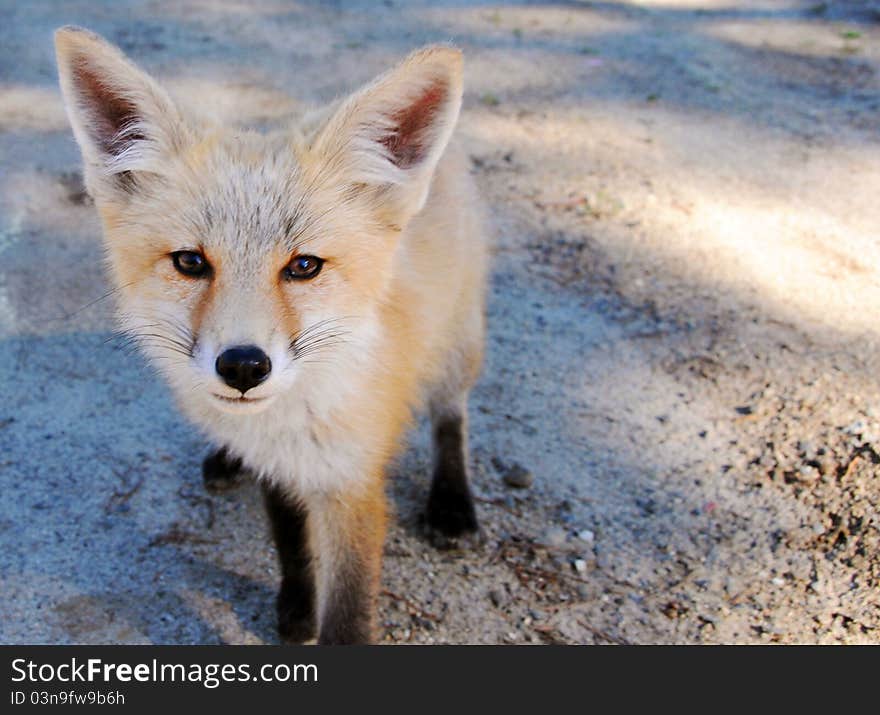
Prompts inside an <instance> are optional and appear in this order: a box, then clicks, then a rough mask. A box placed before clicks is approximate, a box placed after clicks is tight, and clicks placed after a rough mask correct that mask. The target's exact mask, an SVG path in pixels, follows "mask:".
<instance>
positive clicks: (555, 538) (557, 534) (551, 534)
mask: <svg viewBox="0 0 880 715" xmlns="http://www.w3.org/2000/svg"><path fill="white" fill-rule="evenodd" d="M567 538H568V534H566V533H565V529H560V528H559V527H558V526H551V527H550V528H549V529H547V530H546V531H545V532H544V534H543V535H542V536H541V543H542V544H544V545H545V546H552V547H555V548H559V547H560V546H564V545H565V541H566V539H567Z"/></svg>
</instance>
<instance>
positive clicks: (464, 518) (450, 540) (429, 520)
mask: <svg viewBox="0 0 880 715" xmlns="http://www.w3.org/2000/svg"><path fill="white" fill-rule="evenodd" d="M422 526H423V529H424V531H425V534H426V536H427V537H428V540H429V541H430V542H431V544H432V545H433V546H434V547H435V548H437V549H444V550H448V549H461V548H476V547H478V546H480V544H482V543H483V534H482V532H481V531H480V525H479V523H478V522H477V514H476V511H475V510H474V501H473V498H472V497H471V495H470V493H469V492H459V491H452V490H448V491H447V490H435V491H432V493H431V496H430V498H429V499H428V508H427V509H426V511H425V513H424V515H423V517H422Z"/></svg>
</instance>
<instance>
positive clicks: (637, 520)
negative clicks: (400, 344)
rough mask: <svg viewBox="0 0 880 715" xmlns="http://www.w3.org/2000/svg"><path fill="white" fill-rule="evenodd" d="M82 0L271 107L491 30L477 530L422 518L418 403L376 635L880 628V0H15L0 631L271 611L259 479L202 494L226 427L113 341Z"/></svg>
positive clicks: (479, 71) (2, 307)
mask: <svg viewBox="0 0 880 715" xmlns="http://www.w3.org/2000/svg"><path fill="white" fill-rule="evenodd" d="M65 23H76V24H80V25H83V26H86V27H89V28H91V29H93V30H95V31H98V32H100V33H102V34H103V35H105V36H106V37H108V38H109V39H111V40H112V41H114V42H116V43H118V44H119V45H120V46H121V47H122V48H123V49H124V50H125V51H126V52H128V53H129V54H130V55H131V56H132V57H134V58H135V59H136V60H137V61H138V62H139V63H141V64H142V65H143V66H144V67H146V68H148V69H149V70H150V71H151V72H153V73H154V74H156V75H158V76H159V77H161V78H163V79H164V80H165V81H166V82H167V83H168V84H169V85H170V86H171V87H172V88H174V89H175V90H176V91H177V92H178V93H179V94H180V95H181V96H182V97H184V98H186V99H187V100H189V101H193V102H196V103H200V104H202V105H203V106H216V107H217V108H218V111H220V112H223V113H224V114H225V115H226V116H228V117H229V118H230V119H234V120H238V121H242V122H244V123H248V124H256V125H260V124H263V123H270V122H274V121H277V120H281V119H283V117H284V115H285V113H286V112H288V111H290V109H291V107H293V106H295V105H296V103H298V102H311V101H322V100H326V99H329V98H332V97H333V96H336V95H337V94H339V93H341V92H343V91H345V90H346V89H350V88H352V87H353V86H354V85H356V84H358V83H359V82H362V81H364V80H366V79H368V78H370V77H371V76H372V75H374V74H376V73H378V72H380V71H382V70H383V69H385V68H386V67H387V66H388V65H390V64H391V63H392V62H393V61H395V60H396V59H398V58H400V57H402V56H403V55H404V54H405V53H406V52H407V51H409V50H410V49H412V48H414V47H417V46H419V45H421V44H424V43H427V42H432V41H438V40H452V41H454V42H455V43H457V44H458V45H459V46H460V47H462V48H463V49H464V51H465V56H466V67H467V69H466V81H467V95H466V101H465V109H464V112H463V115H462V118H461V124H460V132H461V136H462V137H463V139H464V141H465V142H467V146H468V149H469V152H470V155H471V160H472V167H473V171H474V173H475V174H476V177H477V179H478V181H479V184H480V186H481V188H482V191H483V194H484V195H485V199H486V202H487V204H488V206H489V215H490V230H491V231H492V235H493V237H494V240H495V244H496V250H495V259H494V271H493V274H492V282H491V289H490V309H489V313H490V319H489V323H490V337H489V345H488V347H489V349H488V361H487V365H486V369H485V373H484V376H483V378H482V380H481V382H480V383H479V386H478V387H477V389H476V390H475V392H474V394H473V396H472V401H471V419H472V437H471V442H472V449H473V454H472V465H473V477H474V483H475V488H476V490H477V493H478V495H479V504H478V506H479V510H480V516H481V518H482V521H483V524H484V526H485V530H486V533H487V542H486V544H485V546H484V547H483V548H482V549H481V550H478V551H475V552H438V551H435V550H433V549H431V548H430V547H429V546H428V545H427V544H426V543H425V541H424V540H423V539H422V537H421V535H420V533H419V527H418V516H419V510H420V508H421V506H422V504H423V502H424V500H425V497H426V493H427V485H428V468H429V467H428V458H429V452H428V443H427V434H426V431H425V429H424V425H422V428H421V429H419V430H418V431H416V432H415V433H414V434H413V437H412V440H411V444H410V447H409V448H408V449H407V450H406V451H405V453H404V454H403V455H402V456H401V458H400V460H399V462H398V463H397V465H396V466H395V468H394V470H393V473H392V475H391V479H390V482H389V494H390V496H391V500H392V503H393V506H394V511H395V513H396V523H395V525H394V526H393V528H392V529H391V531H390V533H389V536H388V541H387V548H386V559H385V570H384V583H383V592H382V598H381V602H380V618H379V623H380V626H381V631H380V634H381V638H382V640H384V641H388V642H398V643H401V642H413V643H448V642H453V643H462V642H467V643H548V642H549V643H717V642H723V643H756V642H778V643H880V517H878V502H880V481H878V477H880V369H878V368H880V365H878V363H880V351H878V342H880V327H878V315H880V73H878V70H880V3H878V2H873V1H866V2H856V1H855V0H850V1H847V2H833V1H829V2H815V1H807V2H802V1H800V0H776V1H773V2H769V1H764V0H751V1H748V2H742V1H736V0H727V1H725V0H642V1H641V2H636V1H633V2H623V1H619V2H615V1H613V0H607V1H604V2H551V3H506V4H497V3H494V2H465V1H459V2H456V1H453V0H447V1H441V2H431V3H429V2H403V1H402V0H386V2H384V3H366V2H345V1H340V2H332V3H326V2H325V3H320V2H310V1H308V0H303V1H300V2H281V1H280V0H278V1H274V0H261V1H258V2H251V1H250V0H249V1H248V2H244V1H243V0H242V1H239V2H235V1H232V2H219V1H214V0H199V1H195V2H186V3H179V2H172V1H171V0H158V1H154V2H114V3H94V2H66V3H63V4H61V3H54V2H48V1H47V0H42V1H38V0H33V1H29V2H12V1H11V0H8V1H5V2H2V4H0V28H2V29H0V37H2V43H0V390H2V399H0V642H3V643H24V642H30V643H218V642H223V643H263V642H267V643H274V642H276V635H275V631H274V612H273V611H274V609H273V599H274V591H275V585H276V581H277V577H278V573H277V568H276V565H275V561H274V554H273V551H272V548H271V543H270V539H269V534H268V530H267V525H266V523H265V521H264V517H263V514H262V508H261V504H260V499H259V495H258V492H257V490H256V489H255V488H254V487H253V486H245V487H243V488H242V489H240V490H238V491H236V492H233V493H228V494H225V495H223V496H219V497H211V496H208V495H207V494H206V493H205V492H204V490H203V489H202V485H201V476H200V472H199V464H200V461H201V459H202V457H203V456H204V455H205V453H206V451H207V444H206V443H205V442H204V441H203V439H202V438H201V437H200V436H199V435H198V433H197V432H196V431H195V430H194V429H193V428H192V427H190V426H189V425H187V424H186V423H184V422H183V420H182V419H181V418H180V417H179V416H178V414H177V413H176V411H175V409H174V407H173V405H172V404H171V400H170V396H169V394H168V392H167V390H166V389H165V387H164V386H163V385H162V384H161V383H160V382H159V380H158V379H157V378H156V377H154V376H153V375H152V373H151V372H150V370H149V369H148V368H147V367H146V366H145V365H144V364H143V361H142V360H141V359H140V358H139V357H137V356H133V355H131V354H129V353H128V352H127V351H126V350H125V349H124V348H123V346H121V345H120V344H119V343H118V342H116V341H114V339H113V337H112V321H111V319H110V315H111V314H112V313H111V311H112V305H111V301H112V297H111V298H106V299H103V297H104V296H106V291H107V290H108V287H107V284H106V281H105V278H104V275H103V271H102V266H101V257H102V253H101V248H100V243H99V238H98V237H99V228H98V223H97V219H96V216H95V214H94V207H93V206H92V205H91V203H90V200H89V198H88V197H87V196H86V195H85V194H84V192H83V190H82V186H81V176H80V173H79V156H78V152H77V149H76V147H75V145H74V143H73V139H72V137H71V135H70V132H69V130H68V128H67V124H66V120H65V118H64V115H63V111H62V108H61V105H60V100H59V95H58V92H57V90H56V80H55V68H54V60H53V55H52V48H51V31H52V30H53V29H54V28H55V27H57V26H59V25H62V24H65ZM520 468H524V469H526V470H528V471H529V472H531V474H532V475H533V476H534V485H533V486H532V487H531V488H527V489H514V488H511V487H509V486H507V485H506V484H505V480H504V477H505V475H508V474H509V472H510V471H511V470H513V471H517V470H520Z"/></svg>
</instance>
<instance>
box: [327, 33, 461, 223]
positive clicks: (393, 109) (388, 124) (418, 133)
mask: <svg viewBox="0 0 880 715" xmlns="http://www.w3.org/2000/svg"><path fill="white" fill-rule="evenodd" d="M461 96H462V57H461V52H460V51H459V50H456V49H453V48H451V47H445V46H433V47H426V48H424V49H422V50H419V51H417V52H414V53H413V54H411V55H410V56H409V57H407V58H406V60H404V61H403V62H402V63H401V64H400V65H398V66H397V67H396V68H394V69H392V70H391V71H390V72H387V73H386V74H384V75H382V76H380V77H379V78H377V79H376V80H375V81H374V82H372V83H371V84H369V85H367V86H366V87H364V88H363V89H361V90H359V91H358V92H355V93H354V94H353V95H351V96H350V97H348V98H347V99H345V100H344V101H343V102H342V103H341V105H340V106H339V107H338V108H337V110H336V111H335V113H334V114H333V115H332V116H331V118H330V120H329V121H328V122H327V123H326V124H325V125H324V127H323V128H322V129H321V130H320V131H319V132H318V134H317V136H316V138H315V140H314V141H313V143H312V148H311V150H312V152H313V155H315V156H316V158H317V159H318V162H319V163H320V164H323V170H324V171H326V170H327V169H328V168H329V169H330V171H331V172H332V173H333V174H334V175H335V176H334V180H342V181H344V182H346V183H348V184H363V185H366V186H369V187H374V188H376V189H378V190H379V191H378V195H380V196H381V197H382V198H383V199H384V200H386V201H390V202H391V203H392V204H393V205H394V208H396V210H397V211H398V213H400V214H401V215H400V216H399V218H400V219H401V221H402V222H405V221H406V220H408V219H409V218H410V217H411V216H412V215H413V214H415V213H416V212H418V211H419V210H421V208H422V206H423V205H424V203H425V199H426V197H427V194H428V188H429V186H430V182H431V176H432V174H433V172H434V169H435V167H436V166H437V162H438V161H439V159H440V156H441V155H442V154H443V150H444V149H445V148H446V144H447V143H448V141H449V138H450V136H451V135H452V130H453V129H454V128H455V122H456V120H457V119H458V113H459V110H460V109H461ZM328 165H329V166H328Z"/></svg>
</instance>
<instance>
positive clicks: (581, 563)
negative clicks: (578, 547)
mask: <svg viewBox="0 0 880 715" xmlns="http://www.w3.org/2000/svg"><path fill="white" fill-rule="evenodd" d="M572 566H574V570H575V571H577V572H578V573H586V572H587V562H586V561H585V560H584V559H575V560H574V563H573V564H572Z"/></svg>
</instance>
